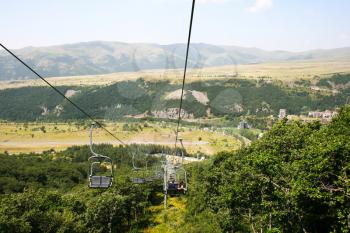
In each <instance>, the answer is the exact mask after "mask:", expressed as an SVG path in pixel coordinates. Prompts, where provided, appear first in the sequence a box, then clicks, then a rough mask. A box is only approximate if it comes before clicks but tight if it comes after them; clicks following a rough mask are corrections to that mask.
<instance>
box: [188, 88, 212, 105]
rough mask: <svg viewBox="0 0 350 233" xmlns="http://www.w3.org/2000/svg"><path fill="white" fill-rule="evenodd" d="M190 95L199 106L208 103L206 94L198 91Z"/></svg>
mask: <svg viewBox="0 0 350 233" xmlns="http://www.w3.org/2000/svg"><path fill="white" fill-rule="evenodd" d="M190 92H191V93H192V96H193V97H194V98H195V99H196V100H197V101H198V102H199V103H201V104H204V105H207V104H208V103H209V99H208V95H207V93H204V92H200V91H196V90H193V91H190Z"/></svg>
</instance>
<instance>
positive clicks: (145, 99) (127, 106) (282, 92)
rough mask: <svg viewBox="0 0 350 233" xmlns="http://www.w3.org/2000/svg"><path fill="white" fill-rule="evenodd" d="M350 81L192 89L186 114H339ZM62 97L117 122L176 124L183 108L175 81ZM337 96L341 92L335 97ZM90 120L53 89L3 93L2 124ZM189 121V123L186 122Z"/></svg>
mask: <svg viewBox="0 0 350 233" xmlns="http://www.w3.org/2000/svg"><path fill="white" fill-rule="evenodd" d="M349 84H350V75H349V74H342V75H340V74H336V75H333V76H331V77H329V78H327V79H321V80H320V81H318V83H316V86H317V87H318V88H320V90H318V91H315V90H312V88H311V86H312V84H311V83H310V81H306V80H298V81H296V82H294V83H293V85H292V86H290V84H288V85H287V84H284V83H282V82H279V81H270V80H268V79H264V78H260V79H258V80H242V79H225V80H211V81H206V82H199V81H198V82H191V83H188V84H187V85H186V90H185V98H184V105H183V108H184V110H185V111H186V112H187V117H193V118H198V117H206V116H219V117H222V116H228V117H231V118H234V117H239V116H244V115H257V116H268V115H271V114H272V115H275V116H277V114H278V111H279V109H281V108H286V109H287V110H288V113H289V114H300V113H304V114H307V112H308V111H312V110H325V109H335V108H336V107H339V106H341V105H344V104H345V103H346V101H347V98H348V96H350V86H349ZM59 89H60V91H61V92H63V93H65V94H66V95H67V96H69V97H70V98H71V99H72V100H73V101H74V102H76V103H77V104H78V105H79V106H81V107H82V108H83V109H85V110H86V111H87V112H88V113H89V114H91V115H92V116H94V117H95V118H103V119H109V120H117V119H120V118H121V117H125V116H135V115H140V114H143V115H142V116H143V117H162V118H172V117H171V114H173V115H176V114H174V113H171V111H170V112H169V109H170V110H171V109H172V110H174V109H176V108H178V105H179V98H180V93H181V92H179V91H180V89H181V86H180V84H173V83H171V82H170V81H154V82H153V81H145V80H144V79H142V78H140V79H138V80H137V81H123V82H119V83H115V84H112V85H109V86H60V87H59ZM334 90H336V92H334ZM83 118H84V116H83V115H82V114H81V113H80V112H78V111H77V110H76V109H74V107H72V106H71V105H70V104H69V103H68V102H66V101H65V100H63V98H62V97H61V96H59V95H58V94H57V93H55V92H54V91H53V90H52V89H50V88H49V87H24V88H17V89H5V90H0V119H3V120H9V121H34V120H53V121H57V120H67V119H73V120H74V119H83ZM185 118H186V117H185Z"/></svg>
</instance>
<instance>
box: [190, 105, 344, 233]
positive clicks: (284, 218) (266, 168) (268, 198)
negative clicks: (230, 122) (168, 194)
mask: <svg viewBox="0 0 350 233" xmlns="http://www.w3.org/2000/svg"><path fill="white" fill-rule="evenodd" d="M349 138H350V107H345V108H343V109H342V110H341V113H340V115H339V117H338V118H336V119H334V120H333V121H332V122H331V123H330V124H329V125H320V124H319V123H317V122H316V123H310V124H301V123H300V122H287V121H280V122H279V123H277V124H276V125H275V126H274V127H273V128H272V129H271V130H270V131H269V132H267V133H266V134H265V135H264V136H263V137H262V138H261V139H260V140H257V141H255V142H253V143H252V145H251V146H249V147H247V148H244V149H242V150H240V151H238V152H236V153H232V154H230V153H222V154H219V155H218V156H216V157H215V158H214V159H213V160H211V161H209V162H207V163H206V164H205V165H203V166H198V165H193V166H192V168H191V174H192V177H191V184H192V185H191V192H190V196H189V199H188V203H189V204H188V216H197V215H199V214H203V213H204V214H208V213H211V214H214V215H215V216H216V217H215V218H214V219H216V223H218V224H219V225H220V226H221V228H222V229H223V231H226V232H231V231H232V232H258V231H259V232H260V231H261V232H349V229H350V226H349V220H350V209H349V206H350V199H349V197H350V196H349V191H350V190H349V189H350V179H349V169H350V142H349ZM189 219H191V217H189Z"/></svg>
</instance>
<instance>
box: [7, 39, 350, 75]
mask: <svg viewBox="0 0 350 233" xmlns="http://www.w3.org/2000/svg"><path fill="white" fill-rule="evenodd" d="M14 52H15V53H16V54H17V55H18V56H19V57H20V58H22V59H23V60H25V61H26V62H27V63H28V64H29V65H31V66H32V67H33V68H34V69H35V70H36V71H38V72H39V73H40V74H42V75H43V76H45V77H58V76H75V75H92V74H106V73H113V72H127V71H140V70H148V69H177V68H182V67H183V64H184V55H185V44H171V45H159V44H141V43H140V44H128V43H121V42H102V41H95V42H85V43H77V44H67V45H58V46H51V47H27V48H23V49H18V50H14ZM349 58H350V48H338V49H329V50H312V51H306V52H299V53H294V52H287V51H265V50H261V49H257V48H243V47H237V46H219V45H210V44H203V43H194V44H191V50H190V55H189V67H191V68H201V67H213V66H223V65H234V64H255V63H263V62H284V61H288V62H291V61H316V60H328V61H343V60H346V59H349ZM32 78H35V77H34V76H33V75H32V74H31V73H29V72H28V70H27V69H26V68H25V67H23V65H21V64H20V63H18V61H16V60H15V59H14V58H12V57H10V56H9V55H8V54H6V53H5V51H0V80H23V79H32Z"/></svg>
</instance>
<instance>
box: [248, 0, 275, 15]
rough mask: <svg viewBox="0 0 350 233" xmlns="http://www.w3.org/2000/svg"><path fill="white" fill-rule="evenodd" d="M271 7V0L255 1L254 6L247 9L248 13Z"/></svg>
mask: <svg viewBox="0 0 350 233" xmlns="http://www.w3.org/2000/svg"><path fill="white" fill-rule="evenodd" d="M271 7H272V0H256V1H255V3H254V5H253V6H251V7H249V11H250V12H253V13H255V12H259V11H263V10H266V9H269V8H271Z"/></svg>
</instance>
